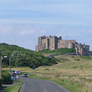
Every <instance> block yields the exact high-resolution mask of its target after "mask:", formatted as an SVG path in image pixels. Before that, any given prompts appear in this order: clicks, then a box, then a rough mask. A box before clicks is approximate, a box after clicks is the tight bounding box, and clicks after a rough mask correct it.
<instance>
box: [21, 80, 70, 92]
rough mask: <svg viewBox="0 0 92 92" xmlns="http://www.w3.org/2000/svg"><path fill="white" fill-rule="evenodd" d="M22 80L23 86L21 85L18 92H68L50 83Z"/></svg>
mask: <svg viewBox="0 0 92 92" xmlns="http://www.w3.org/2000/svg"><path fill="white" fill-rule="evenodd" d="M22 80H23V81H24V84H23V85H22V87H21V89H20V92H69V91H67V90H66V89H64V88H63V87H61V86H59V85H57V84H56V83H54V82H51V81H47V80H37V79H30V78H26V79H23V78H22Z"/></svg>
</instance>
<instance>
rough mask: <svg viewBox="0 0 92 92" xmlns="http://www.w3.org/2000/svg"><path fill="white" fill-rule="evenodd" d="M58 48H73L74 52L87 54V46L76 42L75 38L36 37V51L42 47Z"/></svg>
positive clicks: (42, 48)
mask: <svg viewBox="0 0 92 92" xmlns="http://www.w3.org/2000/svg"><path fill="white" fill-rule="evenodd" d="M58 48H74V49H75V50H76V54H79V55H87V54H88V52H89V46H88V45H83V44H79V43H77V42H76V41H75V40H62V37H61V36H60V37H57V36H49V37H47V36H42V37H39V38H38V45H37V46H36V51H41V50H44V49H48V50H55V49H58Z"/></svg>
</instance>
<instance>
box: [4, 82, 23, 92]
mask: <svg viewBox="0 0 92 92" xmlns="http://www.w3.org/2000/svg"><path fill="white" fill-rule="evenodd" d="M21 85H22V82H21V81H18V82H15V83H14V84H13V85H12V86H9V87H8V88H6V90H5V91H4V92H18V91H19V89H20V87H21Z"/></svg>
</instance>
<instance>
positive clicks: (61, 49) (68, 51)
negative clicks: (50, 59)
mask: <svg viewBox="0 0 92 92" xmlns="http://www.w3.org/2000/svg"><path fill="white" fill-rule="evenodd" d="M73 52H75V49H67V48H60V49H56V50H52V51H50V50H42V51H40V52H39V53H45V54H51V55H56V54H57V55H58V54H67V53H73Z"/></svg>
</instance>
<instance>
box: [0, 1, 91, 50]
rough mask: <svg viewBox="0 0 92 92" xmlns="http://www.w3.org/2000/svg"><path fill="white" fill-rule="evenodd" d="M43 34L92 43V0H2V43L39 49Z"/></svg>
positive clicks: (0, 32)
mask: <svg viewBox="0 0 92 92" xmlns="http://www.w3.org/2000/svg"><path fill="white" fill-rule="evenodd" d="M42 35H46V36H49V35H56V36H62V37H63V39H64V40H76V41H78V42H79V43H83V44H87V45H90V46H91V50H92V40H91V39H92V0H0V43H9V44H15V45H18V46H21V47H24V48H28V49H32V50H34V49H35V45H36V44H37V38H38V37H39V36H42Z"/></svg>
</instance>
